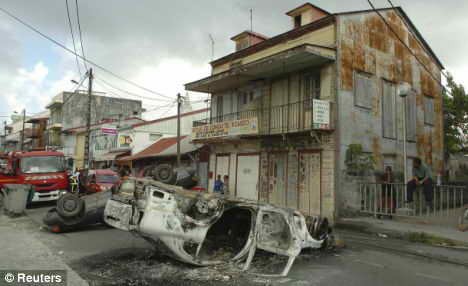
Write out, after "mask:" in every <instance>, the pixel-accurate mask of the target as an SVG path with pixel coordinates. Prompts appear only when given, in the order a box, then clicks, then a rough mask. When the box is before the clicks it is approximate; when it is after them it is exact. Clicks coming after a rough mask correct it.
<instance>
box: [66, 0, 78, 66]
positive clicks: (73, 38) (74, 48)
mask: <svg viewBox="0 0 468 286" xmlns="http://www.w3.org/2000/svg"><path fill="white" fill-rule="evenodd" d="M65 5H66V7H67V17H68V26H69V27H70V34H71V37H72V41H73V51H74V52H75V54H76V45H75V36H74V35H73V26H72V23H71V19H70V9H69V7H68V0H65ZM75 59H76V66H77V67H78V74H80V75H81V68H80V62H79V60H78V57H77V56H75Z"/></svg>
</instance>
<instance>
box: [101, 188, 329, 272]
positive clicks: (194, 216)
mask: <svg viewBox="0 0 468 286" xmlns="http://www.w3.org/2000/svg"><path fill="white" fill-rule="evenodd" d="M104 220H105V222H106V223H107V224H109V225H110V226H113V227H115V228H117V229H121V230H124V231H130V232H133V233H135V234H137V235H139V236H141V237H142V238H144V239H145V240H147V241H148V242H149V243H151V244H152V245H153V246H154V247H155V248H156V249H158V250H159V251H162V252H163V253H165V254H167V255H169V256H172V257H174V258H175V259H177V260H179V261H182V262H185V263H189V264H192V265H197V266H209V265H217V264H221V263H226V262H231V263H240V262H244V264H243V270H248V269H249V268H250V267H251V265H252V261H253V260H254V257H255V256H256V255H255V254H256V252H257V250H264V251H267V252H269V253H273V254H276V255H279V257H281V258H285V260H286V261H285V263H284V266H283V268H282V270H280V271H279V273H280V274H279V275H278V274H276V275H275V276H286V275H287V274H288V272H289V270H290V269H291V266H292V264H293V263H294V261H295V259H296V257H297V256H298V255H299V254H300V253H301V251H302V250H303V249H307V248H313V249H314V248H315V249H318V248H322V247H323V246H326V244H327V241H328V238H329V233H330V228H329V226H328V221H327V219H324V218H321V217H307V218H306V217H304V216H303V215H302V214H301V213H300V212H298V211H295V210H292V209H286V208H280V207H276V206H273V205H271V204H267V203H261V202H258V201H251V200H246V199H240V198H233V197H225V196H220V195H217V194H212V193H211V194H208V193H199V192H192V191H188V190H184V189H183V188H181V187H177V186H172V185H166V184H163V183H161V182H158V181H154V180H149V179H130V180H129V181H127V182H123V184H122V187H121V189H120V191H117V192H116V193H115V194H114V195H113V196H112V199H110V200H109V201H108V202H107V205H106V208H105V212H104Z"/></svg>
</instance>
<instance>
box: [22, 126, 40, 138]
mask: <svg viewBox="0 0 468 286" xmlns="http://www.w3.org/2000/svg"><path fill="white" fill-rule="evenodd" d="M43 133H44V132H43V131H42V130H41V129H39V128H32V129H26V130H24V137H25V138H33V139H35V138H40V137H42V135H43Z"/></svg>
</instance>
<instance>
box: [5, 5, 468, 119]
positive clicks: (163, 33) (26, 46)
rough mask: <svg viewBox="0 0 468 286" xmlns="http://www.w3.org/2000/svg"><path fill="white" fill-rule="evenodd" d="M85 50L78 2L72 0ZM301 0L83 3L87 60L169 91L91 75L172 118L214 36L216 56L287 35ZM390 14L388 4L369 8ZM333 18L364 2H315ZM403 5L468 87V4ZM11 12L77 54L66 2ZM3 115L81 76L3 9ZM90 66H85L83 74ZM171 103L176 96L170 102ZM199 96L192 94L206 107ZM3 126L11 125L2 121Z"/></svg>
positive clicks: (35, 104)
mask: <svg viewBox="0 0 468 286" xmlns="http://www.w3.org/2000/svg"><path fill="white" fill-rule="evenodd" d="M68 2H69V5H70V13H71V20H72V24H73V29H74V32H75V40H77V41H76V44H77V48H79V47H80V46H79V36H78V26H77V21H76V20H77V19H76V6H75V0H68ZM304 2H305V1H304V0H290V1H283V0H255V1H252V0H250V1H249V0H237V1H234V0H233V1H228V0H223V1H219V0H218V1H215V0H197V1H193V0H191V1H189V0H172V1H155V0H138V1H129V0H99V1H95V0H79V1H78V4H79V11H80V22H81V28H82V33H83V45H84V51H85V55H86V57H87V58H89V59H90V60H92V61H94V62H96V63H98V64H100V65H102V66H104V67H106V68H108V69H109V70H111V71H113V72H115V73H117V74H119V75H121V76H122V77H125V78H127V79H129V80H131V81H134V82H136V83H138V84H140V85H142V86H144V87H147V88H149V89H151V90H154V91H157V92H158V93H161V94H164V95H165V96H166V97H164V98H163V97H158V96H156V95H154V94H151V93H149V92H147V91H144V90H141V89H138V88H136V87H134V86H131V85H129V84H127V83H125V82H123V81H121V80H119V79H116V78H114V77H112V76H111V75H109V74H107V73H105V72H103V71H101V70H99V69H95V74H96V77H97V78H98V80H97V81H96V82H95V83H96V86H95V89H96V90H98V91H103V92H108V93H109V92H110V93H111V94H112V95H114V96H122V97H128V98H134V99H137V98H135V97H134V96H130V95H127V94H125V93H123V92H121V91H118V90H116V89H114V88H112V87H109V86H106V85H105V84H104V83H103V82H102V80H104V81H106V82H109V83H111V84H112V85H114V86H116V87H118V88H120V89H125V90H128V91H131V92H133V93H136V94H138V95H141V96H143V97H149V98H154V99H153V100H147V99H144V100H143V104H144V107H145V108H146V109H148V110H154V111H152V112H150V113H147V114H146V118H147V119H149V118H151V117H155V116H161V115H169V114H171V113H173V112H174V108H172V109H171V108H170V107H171V106H172V98H175V95H176V94H177V93H178V92H181V93H183V94H185V92H184V88H183V84H184V83H187V82H190V81H193V80H197V79H199V78H202V77H205V76H208V75H209V73H210V67H209V65H208V62H209V61H210V60H211V43H210V39H209V34H211V35H212V36H213V38H214V40H215V58H218V57H221V56H223V55H226V54H228V53H230V52H232V51H233V49H234V44H233V42H231V41H230V40H229V38H230V37H231V36H233V35H235V34H237V33H239V32H241V31H243V30H246V29H249V28H250V20H249V19H250V14H249V13H250V12H249V10H250V9H253V14H254V16H253V29H254V31H256V32H260V33H263V34H265V35H267V36H274V35H277V34H279V33H282V32H285V31H287V30H288V29H290V22H289V17H287V16H286V15H285V14H284V13H285V12H287V11H289V10H290V9H292V8H295V7H297V6H299V5H301V4H303V3H304ZM373 2H374V3H375V5H376V6H377V7H386V6H388V2H387V1H384V0H374V1H373ZM311 3H313V4H316V5H318V6H320V7H322V8H324V9H326V10H328V11H330V12H342V11H348V10H359V9H368V8H369V6H368V3H367V1H366V0H311ZM393 3H394V4H395V5H401V6H402V7H403V8H404V9H405V11H406V12H407V13H408V15H409V16H410V18H412V20H413V22H414V23H415V24H416V26H417V27H418V29H419V30H420V32H421V33H422V34H423V36H424V37H425V39H426V40H427V42H428V43H429V44H430V45H431V47H432V48H433V50H434V51H435V53H436V54H437V55H438V57H439V58H440V59H441V60H442V62H443V63H444V65H445V66H446V68H447V71H449V72H450V73H452V74H453V75H454V76H455V79H456V80H457V81H458V82H461V83H463V84H465V85H467V86H468V53H466V52H465V48H464V47H465V44H466V43H464V42H465V41H466V34H467V32H466V27H468V17H466V12H467V11H468V9H467V8H468V1H459V0H446V1H443V3H442V1H439V0H406V1H405V0H393ZM0 7H2V8H4V9H6V10H8V11H10V12H11V13H13V14H15V15H16V16H18V17H19V18H21V19H23V20H24V21H26V22H28V23H30V24H32V25H33V26H35V27H36V28H37V29H39V30H40V31H42V32H44V33H46V34H47V35H50V36H51V37H52V38H54V39H56V40H57V41H59V42H61V43H64V44H65V45H66V46H67V47H70V48H71V49H73V44H72V40H71V35H70V29H69V26H68V19H67V13H66V6H65V0H55V1H51V0H0ZM0 35H1V37H2V40H1V44H0V100H1V102H2V104H0V116H5V115H10V114H11V113H12V112H13V111H15V110H16V111H20V110H22V109H23V108H26V110H27V112H28V114H34V113H37V112H40V111H42V110H43V109H44V107H45V105H47V103H48V102H49V100H50V99H51V97H53V96H54V95H56V94H58V93H59V92H61V91H64V90H65V91H69V90H72V89H73V87H74V85H73V84H72V83H71V82H70V80H71V79H75V80H78V79H79V78H80V75H79V73H78V67H77V64H76V61H75V57H74V56H73V55H71V54H69V53H67V52H65V51H64V50H62V49H61V48H59V47H57V46H55V45H53V44H52V43H51V42H49V41H47V40H45V39H43V38H41V37H40V36H38V35H37V34H34V33H33V32H31V31H30V30H28V29H27V28H25V27H24V26H21V25H20V24H18V23H17V22H14V21H13V20H12V19H11V18H9V17H8V16H6V15H5V14H3V13H1V12H0ZM83 70H84V67H83V66H81V71H83ZM167 97H169V98H170V99H168V98H167ZM205 97H206V96H205V95H203V94H191V97H190V99H191V100H192V101H195V102H197V101H198V102H199V103H195V107H202V106H204V103H203V102H202V100H203V99H204V98H205ZM0 119H2V120H4V119H5V118H0Z"/></svg>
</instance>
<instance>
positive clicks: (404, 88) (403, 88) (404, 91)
mask: <svg viewBox="0 0 468 286" xmlns="http://www.w3.org/2000/svg"><path fill="white" fill-rule="evenodd" d="M398 95H399V96H400V97H401V98H402V100H403V172H404V183H405V184H406V183H407V182H408V170H407V169H408V166H407V165H408V164H407V158H408V154H407V149H406V133H407V126H406V97H407V96H408V95H411V85H410V84H409V83H406V82H403V83H401V84H400V86H399V87H398ZM404 190H405V191H404V196H405V200H406V197H407V196H406V192H407V190H406V188H405V189H404Z"/></svg>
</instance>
